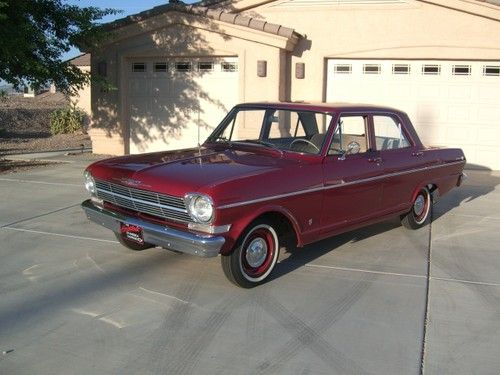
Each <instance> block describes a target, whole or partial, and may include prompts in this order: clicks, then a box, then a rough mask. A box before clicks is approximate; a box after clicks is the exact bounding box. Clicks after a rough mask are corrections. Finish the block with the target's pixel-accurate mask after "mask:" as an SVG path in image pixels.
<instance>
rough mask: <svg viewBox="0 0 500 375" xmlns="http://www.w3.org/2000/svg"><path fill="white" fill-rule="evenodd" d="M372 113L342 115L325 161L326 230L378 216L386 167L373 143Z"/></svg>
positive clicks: (324, 217) (323, 223)
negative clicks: (371, 136)
mask: <svg viewBox="0 0 500 375" xmlns="http://www.w3.org/2000/svg"><path fill="white" fill-rule="evenodd" d="M368 120H369V116H368V115H365V114H342V115H340V117H339V119H338V122H337V126H336V131H335V135H334V137H333V141H332V144H331V145H330V149H329V152H328V156H327V157H326V158H325V161H324V186H325V190H324V206H323V215H322V228H323V232H324V233H329V232H332V233H333V232H336V231H338V230H341V229H342V228H344V227H350V226H353V225H356V224H357V223H360V222H363V221H366V220H369V219H370V218H372V217H375V216H377V213H378V212H379V211H380V208H381V205H380V200H381V191H382V188H381V186H382V183H381V176H382V174H383V167H382V165H381V161H380V159H379V157H378V156H377V154H376V152H375V151H374V150H373V149H372V146H371V145H370V142H369V136H368V134H369V123H368Z"/></svg>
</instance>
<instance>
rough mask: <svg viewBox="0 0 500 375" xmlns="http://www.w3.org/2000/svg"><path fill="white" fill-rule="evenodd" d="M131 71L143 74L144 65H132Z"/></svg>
mask: <svg viewBox="0 0 500 375" xmlns="http://www.w3.org/2000/svg"><path fill="white" fill-rule="evenodd" d="M132 71H133V72H134V73H143V72H145V71H146V63H133V64H132Z"/></svg>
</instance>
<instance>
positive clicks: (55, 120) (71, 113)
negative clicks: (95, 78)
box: [50, 103, 86, 135]
mask: <svg viewBox="0 0 500 375" xmlns="http://www.w3.org/2000/svg"><path fill="white" fill-rule="evenodd" d="M85 116H86V115H85V112H83V111H82V110H81V109H79V108H77V107H76V103H71V105H70V106H69V107H68V108H61V109H56V110H55V111H54V112H52V114H51V115H50V132H51V133H52V134H53V135H56V134H67V133H75V132H77V131H82V130H83V124H84V121H85Z"/></svg>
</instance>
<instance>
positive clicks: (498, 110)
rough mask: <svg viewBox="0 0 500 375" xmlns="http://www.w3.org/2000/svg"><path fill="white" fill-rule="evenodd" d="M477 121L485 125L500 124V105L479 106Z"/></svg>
mask: <svg viewBox="0 0 500 375" xmlns="http://www.w3.org/2000/svg"><path fill="white" fill-rule="evenodd" d="M477 120H478V121H480V122H482V123H484V124H500V105H499V104H497V105H481V104H480V105H478V107H477Z"/></svg>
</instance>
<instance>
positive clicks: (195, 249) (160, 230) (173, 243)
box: [82, 199, 225, 258]
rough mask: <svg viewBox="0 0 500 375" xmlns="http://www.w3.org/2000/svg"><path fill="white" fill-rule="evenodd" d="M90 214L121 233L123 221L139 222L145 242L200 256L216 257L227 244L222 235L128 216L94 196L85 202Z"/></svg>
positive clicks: (106, 226)
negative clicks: (98, 201)
mask: <svg viewBox="0 0 500 375" xmlns="http://www.w3.org/2000/svg"><path fill="white" fill-rule="evenodd" d="M82 208H83V210H84V211H85V213H86V215H87V218H88V219H89V220H90V221H93V222H95V223H97V224H100V225H102V226H103V227H105V228H108V229H111V230H112V231H113V232H115V233H120V226H121V224H128V225H135V226H138V227H141V228H142V234H143V238H144V242H147V243H150V244H152V245H156V246H161V247H163V248H165V249H169V250H175V251H179V252H181V253H186V254H191V255H197V256H200V257H205V258H208V257H215V256H217V255H218V254H219V251H220V249H221V248H222V246H223V245H224V242H225V239H224V237H222V236H210V235H199V234H196V233H191V232H185V231H180V230H177V229H173V228H169V227H166V226H163V225H158V224H153V223H150V222H147V221H145V220H141V219H138V218H135V217H131V216H127V215H124V214H122V213H119V212H114V211H110V210H107V209H106V208H102V207H99V206H96V205H95V204H94V203H93V202H92V201H91V200H90V199H88V200H86V201H84V202H83V203H82Z"/></svg>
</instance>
